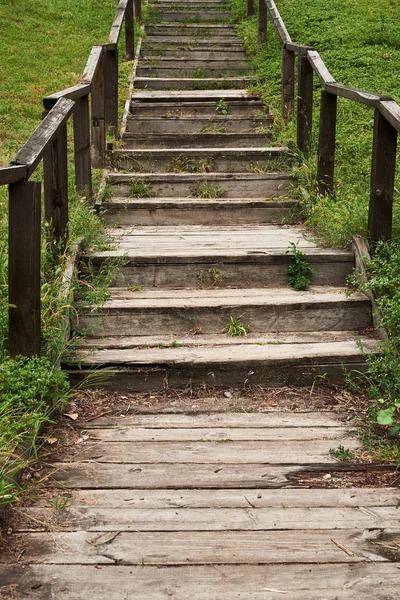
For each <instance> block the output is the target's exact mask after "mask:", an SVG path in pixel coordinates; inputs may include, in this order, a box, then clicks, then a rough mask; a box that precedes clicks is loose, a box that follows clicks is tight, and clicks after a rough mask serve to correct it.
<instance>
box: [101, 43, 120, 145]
mask: <svg viewBox="0 0 400 600" xmlns="http://www.w3.org/2000/svg"><path fill="white" fill-rule="evenodd" d="M104 113H105V129H106V131H109V132H110V133H111V134H112V135H113V136H114V137H117V134H118V48H116V49H115V50H106V52H105V53H104Z"/></svg>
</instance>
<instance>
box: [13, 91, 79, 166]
mask: <svg viewBox="0 0 400 600" xmlns="http://www.w3.org/2000/svg"><path fill="white" fill-rule="evenodd" d="M74 106H75V102H73V101H72V100H67V99H66V98H60V100H58V101H57V104H56V105H55V106H54V108H52V110H51V111H50V112H49V113H48V115H46V117H45V118H44V119H43V121H42V122H41V123H40V125H39V127H37V129H36V130H35V131H34V132H33V134H32V135H31V137H30V138H29V140H28V142H27V143H26V144H25V145H24V146H23V147H22V148H21V150H20V151H19V152H18V153H17V154H16V156H15V158H14V159H13V160H12V161H11V164H13V165H26V166H27V167H28V177H30V175H31V174H32V173H33V171H34V170H35V168H36V167H37V165H38V164H39V162H40V161H41V159H42V156H43V154H44V151H45V149H46V147H47V146H49V145H50V144H51V143H52V142H53V140H54V139H55V138H56V137H57V136H58V134H59V132H60V131H61V130H62V128H63V127H64V125H65V123H66V121H67V119H68V118H69V116H70V115H71V114H72V111H73V108H74Z"/></svg>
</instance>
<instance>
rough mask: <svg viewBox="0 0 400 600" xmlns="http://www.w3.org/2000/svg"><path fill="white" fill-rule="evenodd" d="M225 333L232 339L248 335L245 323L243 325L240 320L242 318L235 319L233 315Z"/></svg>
mask: <svg viewBox="0 0 400 600" xmlns="http://www.w3.org/2000/svg"><path fill="white" fill-rule="evenodd" d="M223 333H225V334H226V335H229V336H231V337H240V336H243V335H247V330H246V327H245V325H244V323H242V321H241V320H240V317H238V318H237V319H235V317H233V316H232V315H231V319H230V321H229V323H228V325H227V326H226V327H225V328H224V330H223Z"/></svg>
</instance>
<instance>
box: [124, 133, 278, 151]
mask: <svg viewBox="0 0 400 600" xmlns="http://www.w3.org/2000/svg"><path fill="white" fill-rule="evenodd" d="M271 138H272V133H271V132H268V131H267V132H265V133H190V134H188V133H170V134H168V133H154V134H152V133H126V134H125V135H124V142H125V144H124V146H125V148H127V149H130V148H143V149H146V148H147V149H150V148H155V149H156V148H160V149H162V148H171V149H173V148H180V149H182V148H199V149H200V148H208V149H210V150H211V149H213V148H215V149H218V148H259V147H260V146H262V145H263V144H264V145H265V146H270V144H271Z"/></svg>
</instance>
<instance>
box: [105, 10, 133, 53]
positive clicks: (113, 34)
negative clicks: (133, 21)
mask: <svg viewBox="0 0 400 600" xmlns="http://www.w3.org/2000/svg"><path fill="white" fill-rule="evenodd" d="M130 1H131V0H120V2H119V4H118V7H117V11H116V13H115V17H114V21H113V24H112V25H111V31H110V35H109V37H108V41H109V43H110V44H118V40H119V36H120V35H121V30H122V23H123V21H124V17H125V9H126V6H127V4H128V2H130Z"/></svg>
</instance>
